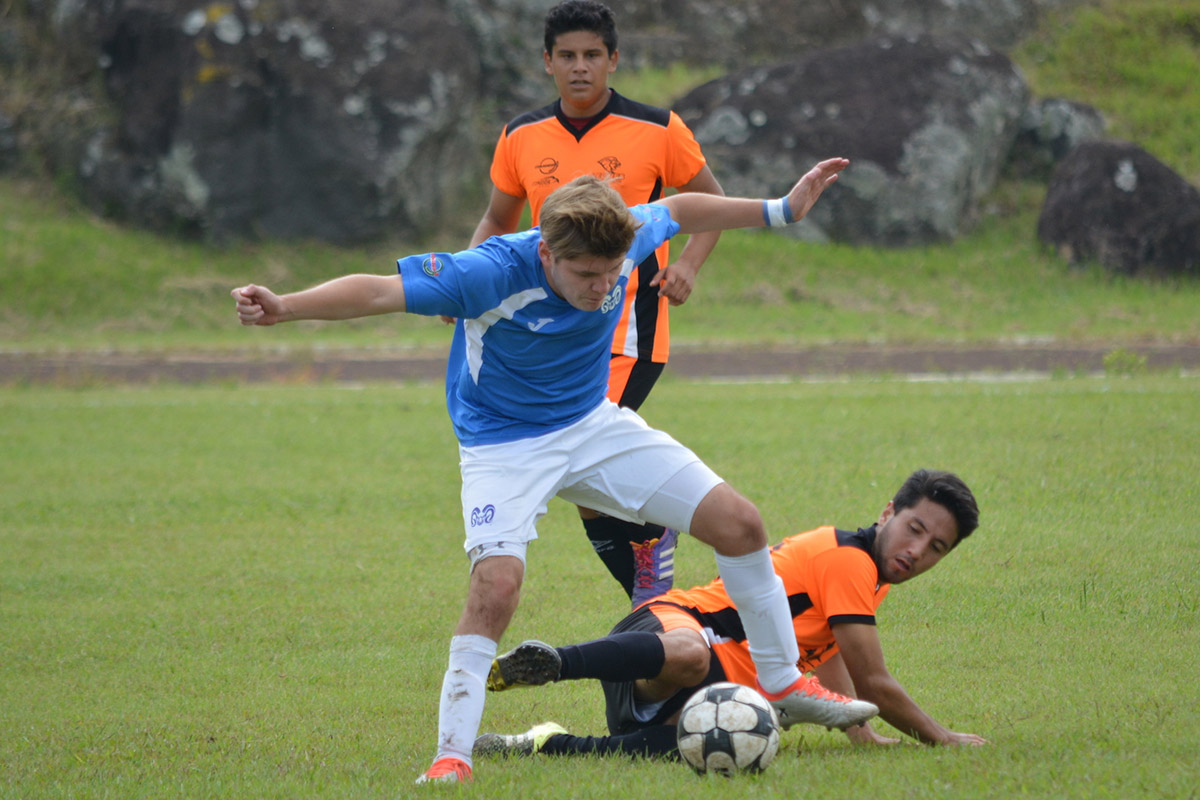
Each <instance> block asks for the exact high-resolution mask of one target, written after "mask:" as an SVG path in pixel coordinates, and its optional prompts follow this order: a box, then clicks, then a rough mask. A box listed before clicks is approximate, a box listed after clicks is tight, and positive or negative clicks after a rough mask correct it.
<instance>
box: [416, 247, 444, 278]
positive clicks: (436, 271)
mask: <svg viewBox="0 0 1200 800" xmlns="http://www.w3.org/2000/svg"><path fill="white" fill-rule="evenodd" d="M421 269H423V270H425V274H426V275H428V276H429V277H431V278H436V277H437V276H438V275H441V274H442V261H441V259H439V258H438V257H437V254H436V253H430V254H429V257H428V258H426V259H425V260H424V261H423V262H421Z"/></svg>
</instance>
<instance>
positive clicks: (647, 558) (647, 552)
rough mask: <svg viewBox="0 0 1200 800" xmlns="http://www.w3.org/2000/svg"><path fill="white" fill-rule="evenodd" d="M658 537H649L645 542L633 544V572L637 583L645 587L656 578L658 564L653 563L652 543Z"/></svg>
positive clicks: (654, 542) (653, 543) (656, 541)
mask: <svg viewBox="0 0 1200 800" xmlns="http://www.w3.org/2000/svg"><path fill="white" fill-rule="evenodd" d="M656 544H658V539H651V540H650V541H648V542H646V543H645V544H634V545H633V560H634V573H635V575H636V578H637V585H638V586H640V587H642V588H643V589H647V588H649V587H651V586H653V585H654V582H655V581H656V580H658V564H656V563H655V558H654V545H656Z"/></svg>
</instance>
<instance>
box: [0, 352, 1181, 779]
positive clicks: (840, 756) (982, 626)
mask: <svg viewBox="0 0 1200 800" xmlns="http://www.w3.org/2000/svg"><path fill="white" fill-rule="evenodd" d="M1198 389H1200V386H1198V384H1197V382H1196V379H1195V378H1185V377H1170V376H1144V375H1143V376H1139V377H1132V378H1110V379H1073V380H1053V381H1043V382H1026V383H1003V384H980V383H966V382H948V383H941V384H910V383H905V382H901V381H887V380H878V381H866V380H863V381H851V382H846V383H830V384H782V385H740V386H723V385H703V384H689V383H684V382H676V381H671V380H667V381H666V382H664V384H663V385H662V386H661V387H659V389H658V390H657V391H656V393H655V397H654V398H653V399H652V400H651V402H650V404H649V405H648V408H647V409H646V414H647V417H648V418H649V419H650V421H651V422H652V423H654V424H657V425H660V426H662V427H664V428H666V429H667V430H669V431H672V432H674V433H676V435H678V436H679V437H680V438H682V439H683V440H684V441H686V442H687V443H688V444H690V445H691V446H693V447H694V448H695V449H696V450H697V451H698V452H699V453H700V454H701V455H702V456H704V457H705V458H706V460H708V461H709V463H711V464H712V465H713V466H714V467H715V468H716V469H717V470H718V471H720V472H721V473H722V474H723V475H724V476H725V477H727V478H728V479H729V480H731V481H732V482H733V484H734V485H735V486H737V487H738V488H739V489H741V490H742V491H743V492H745V493H746V494H747V495H748V496H750V497H751V498H753V499H755V501H756V502H758V504H759V505H760V507H761V508H762V510H763V513H764V516H765V518H766V520H767V523H768V527H769V529H770V530H771V531H772V535H773V537H775V538H778V537H781V536H783V535H786V534H788V533H791V532H794V531H797V530H803V529H806V528H808V527H811V526H815V525H817V524H820V523H835V524H839V525H843V526H853V525H858V524H865V523H867V522H869V521H871V520H872V519H874V518H875V516H876V515H877V514H878V512H879V510H880V508H881V507H882V505H883V503H884V502H885V501H886V499H887V498H888V496H890V493H891V492H892V491H893V490H894V489H895V487H896V486H897V485H898V484H899V482H900V481H901V480H902V479H903V477H904V476H905V475H906V474H907V473H908V471H910V470H911V469H913V468H915V467H917V466H922V465H930V466H943V467H949V468H952V469H955V470H956V471H958V472H959V473H960V474H962V475H963V476H964V478H966V479H967V480H968V482H969V483H971V484H972V485H973V487H974V488H975V490H976V492H977V494H978V496H979V499H980V504H981V507H982V511H983V514H982V526H981V528H980V530H979V532H978V533H977V534H976V535H975V536H974V537H973V538H972V539H970V540H969V541H968V542H966V543H965V544H964V545H963V547H962V548H961V549H959V550H957V551H956V552H955V554H954V555H953V557H952V558H950V559H948V560H947V561H946V562H945V563H944V564H943V565H942V566H940V567H939V568H938V570H936V571H934V572H932V573H930V574H929V575H927V576H924V577H922V578H921V579H920V580H918V581H915V582H914V583H912V584H911V585H907V586H903V587H899V588H897V589H896V590H895V591H894V592H893V593H892V595H891V597H890V598H889V599H888V601H887V602H886V603H885V604H884V607H883V609H882V610H881V615H880V620H881V621H880V624H881V637H882V640H883V643H884V647H885V650H886V653H887V658H888V662H889V665H890V667H891V669H892V671H893V672H894V674H895V675H896V676H897V677H898V678H899V679H900V680H901V682H902V683H904V685H905V686H906V687H907V688H908V689H909V691H910V693H911V694H912V695H913V696H914V697H915V698H916V699H917V700H918V702H920V703H921V704H922V705H923V706H924V707H926V708H927V710H929V711H930V712H931V713H932V714H934V716H935V717H936V718H938V719H939V720H942V721H945V722H946V723H947V724H949V725H951V726H952V727H954V728H955V729H958V730H966V731H971V732H975V733H979V734H981V735H983V736H985V737H987V738H988V739H990V740H991V742H992V743H991V745H990V746H989V747H987V748H984V749H981V750H972V751H952V750H938V749H927V748H919V747H915V746H911V747H910V746H906V747H902V748H899V749H893V750H886V751H878V752H875V751H862V750H856V749H852V748H850V747H849V746H848V745H847V744H846V742H845V741H844V740H843V738H842V737H841V736H840V735H838V734H834V733H827V732H824V731H821V730H807V729H805V730H801V729H796V730H793V731H791V732H788V733H787V734H785V736H784V750H783V754H782V755H781V756H780V758H779V759H778V761H777V762H776V764H775V765H774V766H772V768H771V769H770V770H768V772H767V773H765V774H764V775H763V776H761V777H760V778H757V779H752V780H746V781H744V782H743V781H739V782H738V783H736V784H730V783H728V782H724V781H710V780H699V779H696V778H694V777H693V776H692V775H691V774H690V773H689V772H687V771H686V770H685V769H684V768H682V767H680V766H678V765H671V764H644V763H643V764H629V763H626V762H624V761H615V762H614V761H584V762H579V763H566V762H562V761H545V760H543V761H538V762H513V763H486V764H481V766H480V768H479V769H478V772H477V783H476V786H475V788H474V791H476V792H477V793H479V794H480V796H488V797H524V798H558V797H596V798H608V797H628V796H629V795H630V794H631V793H633V792H637V793H639V794H650V795H653V796H677V795H686V796H689V797H690V796H696V797H702V798H707V797H714V798H715V797H726V796H728V793H729V792H730V791H732V790H733V788H734V787H742V786H744V787H745V788H746V790H747V791H749V792H751V793H752V794H753V795H754V796H763V797H791V796H794V794H795V791H796V787H797V786H819V787H821V790H822V791H823V792H826V793H829V794H830V795H832V796H847V795H850V794H862V793H866V794H870V795H887V796H895V795H899V796H921V797H927V796H928V797H1011V796H1030V797H1060V796H1077V797H1130V796H1140V797H1187V796H1189V793H1192V792H1194V789H1193V788H1192V787H1194V786H1195V785H1196V783H1197V780H1198V779H1200V774H1198V768H1197V766H1196V762H1195V760H1194V758H1193V757H1192V744H1193V743H1194V742H1195V741H1196V738H1197V736H1198V735H1200V729H1198V728H1197V722H1196V715H1195V713H1194V711H1195V709H1196V708H1197V707H1198V704H1200V688H1198V687H1197V684H1196V682H1195V680H1194V675H1195V661H1196V658H1197V657H1198V656H1200V593H1198V589H1197V583H1196V580H1195V569H1194V565H1195V563H1196V560H1197V558H1198V557H1200V544H1197V541H1196V539H1195V537H1194V536H1193V535H1192V533H1191V530H1192V525H1191V516H1192V508H1193V507H1194V501H1195V498H1194V496H1193V495H1194V487H1195V474H1196V470H1197V467H1198V466H1200V463H1198V462H1197V456H1196V453H1200V424H1198V423H1200V416H1198V413H1200V412H1197V408H1198V406H1197V396H1198ZM748 409H753V413H748V412H747V410H748ZM716 419H723V420H726V423H724V424H722V425H719V426H718V425H713V424H712V423H713V420H716ZM0 485H2V486H3V487H4V491H3V492H2V493H0V519H3V520H4V521H5V522H4V525H3V526H0V552H2V553H4V557H3V559H0V726H2V728H0V729H2V730H3V731H4V734H3V735H2V736H0V797H14V798H15V797H22V798H28V797H64V798H66V797H70V798H88V797H122V798H135V797H162V796H167V795H170V796H187V797H281V798H282V797H298V796H304V797H338V798H345V797H406V796H411V792H412V787H411V781H412V779H413V777H415V775H416V774H417V773H419V772H420V770H421V769H423V768H424V767H425V766H426V762H427V760H428V758H429V757H430V756H431V754H432V746H433V739H434V730H435V715H436V697H437V692H438V685H439V684H440V680H441V671H442V670H443V669H444V664H445V646H446V642H447V640H448V636H449V633H450V631H451V629H452V627H453V624H454V621H455V619H456V617H457V612H458V609H459V605H460V603H461V598H462V596H463V592H464V587H465V577H466V574H465V573H466V563H465V559H464V557H463V556H462V552H461V540H462V531H461V519H460V517H459V513H458V510H457V507H458V475H457V469H456V458H455V455H454V443H453V439H452V436H451V433H450V431H449V425H448V423H447V421H446V419H445V412H444V410H443V408H442V398H441V391H440V389H439V388H438V387H436V386H409V387H402V386H397V387H389V386H375V387H369V388H366V389H360V390H352V389H346V388H338V387H286V388H248V387H232V386H230V387H219V386H218V387H208V388H195V387H188V388H183V387H179V388H170V387H167V388H154V389H120V388H111V389H100V388H97V389H90V390H86V391H67V390H58V389H38V388H27V389H3V390H0ZM573 513H574V512H573V510H572V509H570V508H568V507H567V506H566V504H564V503H557V502H556V503H554V504H552V509H551V513H550V514H549V515H548V516H547V518H546V519H545V520H544V522H543V524H542V525H541V533H542V539H541V540H540V541H539V542H538V543H537V544H535V545H534V547H533V550H532V553H531V558H530V574H529V577H528V581H527V586H526V591H525V596H524V602H523V605H522V607H521V609H520V610H519V611H518V614H517V618H516V620H515V621H514V623H513V626H512V628H511V630H510V633H509V634H508V636H507V637H506V640H505V642H506V643H511V642H513V641H516V640H518V639H520V638H525V637H530V636H537V637H541V638H545V639H547V640H549V641H552V642H559V643H563V642H568V641H574V640H580V639H584V638H590V637H593V636H596V635H600V634H602V633H604V632H605V631H606V630H607V629H608V627H609V626H610V625H611V624H612V623H613V622H614V621H615V620H616V619H618V618H619V617H620V616H621V615H622V614H623V613H624V601H623V595H622V594H621V592H620V591H619V590H618V589H617V588H616V587H615V586H614V585H612V583H611V579H609V578H608V577H607V575H605V574H604V573H603V569H602V568H601V566H600V565H599V563H597V561H596V559H595V558H594V556H592V555H591V553H590V548H589V547H588V545H587V542H586V540H585V538H584V537H583V536H582V532H581V529H580V526H579V524H578V522H577V521H576V520H575V519H573ZM679 569H680V577H679V580H680V581H681V582H686V583H688V584H692V583H696V582H699V581H702V580H706V579H707V578H708V577H710V576H711V575H712V573H713V571H714V565H713V562H712V557H711V554H710V553H709V552H708V551H706V550H705V549H704V548H702V547H701V546H699V545H698V544H696V543H694V542H691V543H687V542H685V543H684V545H683V546H682V548H681V550H680V556H679ZM542 719H556V720H558V721H559V722H561V723H563V724H566V725H567V726H568V727H569V728H571V729H574V730H577V731H580V732H598V731H600V730H601V729H602V727H603V714H602V708H601V701H600V693H599V691H598V688H597V687H595V686H592V685H588V684H585V683H580V684H573V685H569V686H554V687H550V688H548V689H545V690H538V691H535V692H528V693H513V694H512V695H511V696H510V695H500V696H497V697H494V698H491V699H490V701H489V705H488V707H487V710H486V712H485V718H484V725H485V728H487V729H498V730H504V731H508V730H519V729H523V728H524V727H526V726H528V725H529V724H531V723H533V722H536V721H540V720H542ZM880 728H881V729H882V730H884V731H885V732H886V731H887V730H888V729H887V726H886V725H882V724H880Z"/></svg>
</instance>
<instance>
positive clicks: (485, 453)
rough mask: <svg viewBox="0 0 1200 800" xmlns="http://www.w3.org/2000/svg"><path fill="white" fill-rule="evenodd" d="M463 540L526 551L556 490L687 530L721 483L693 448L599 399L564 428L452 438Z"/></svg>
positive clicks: (475, 551)
mask: <svg viewBox="0 0 1200 800" xmlns="http://www.w3.org/2000/svg"><path fill="white" fill-rule="evenodd" d="M459 457H460V460H461V461H460V467H461V470H462V506H463V524H464V526H465V527H466V532H467V539H466V544H465V549H466V550H467V553H468V554H470V555H471V560H472V563H475V562H476V561H477V560H478V559H479V558H486V557H488V556H492V555H514V556H517V557H518V558H521V559H522V560H523V559H524V550H525V548H524V546H525V544H527V543H528V542H530V541H532V540H534V539H536V538H537V530H536V526H537V522H538V520H540V519H541V518H542V517H543V516H544V515H545V514H546V507H547V504H548V503H549V502H550V498H552V497H554V496H556V495H557V496H558V497H561V498H563V499H564V500H567V501H569V502H572V503H575V504H576V505H580V506H584V507H585V508H591V509H595V510H596V511H600V512H602V513H604V514H608V515H609V516H613V517H618V518H620V519H624V520H629V521H630V522H638V523H642V522H653V523H655V524H658V525H665V526H666V527H668V528H674V529H675V530H678V531H687V530H688V528H689V527H690V526H691V523H692V515H693V514H694V513H695V511H696V506H698V505H699V504H700V501H701V500H703V499H704V497H705V496H706V495H707V494H708V493H709V492H710V491H712V490H713V488H714V487H716V486H717V485H718V484H720V483H722V480H721V478H720V477H719V476H718V475H717V474H716V473H715V472H713V471H712V470H711V469H709V467H708V466H707V465H705V464H704V462H702V461H701V460H700V458H699V457H698V456H697V455H696V454H695V453H693V452H692V451H691V450H689V449H688V448H686V447H684V446H683V445H681V444H680V443H679V442H677V441H675V439H673V438H672V437H671V436H669V435H668V434H666V433H663V432H662V431H659V430H655V429H654V428H651V427H650V426H649V425H647V424H646V422H645V421H644V420H643V419H642V418H641V417H640V416H638V415H637V413H636V412H634V411H631V410H629V409H627V408H621V407H619V406H617V405H616V404H615V403H612V402H611V401H608V400H606V401H604V402H603V403H601V404H600V406H598V407H597V408H596V410H594V411H592V412H591V413H590V414H588V415H587V416H586V417H584V418H583V419H581V420H580V421H579V422H576V423H575V424H574V425H570V426H568V427H566V428H563V429H562V430H558V431H554V432H553V433H548V434H545V435H544V436H538V437H535V438H532V439H520V440H518V441H515V442H506V443H504V444H491V445H480V446H476V447H462V446H460V447H459Z"/></svg>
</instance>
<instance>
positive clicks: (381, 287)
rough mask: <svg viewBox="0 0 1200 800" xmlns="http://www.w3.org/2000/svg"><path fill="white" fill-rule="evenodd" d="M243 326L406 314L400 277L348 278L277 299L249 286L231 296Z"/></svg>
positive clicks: (347, 276) (266, 291)
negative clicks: (402, 312) (300, 320)
mask: <svg viewBox="0 0 1200 800" xmlns="http://www.w3.org/2000/svg"><path fill="white" fill-rule="evenodd" d="M230 294H231V295H233V299H234V300H236V301H237V315H238V319H239V320H240V321H241V323H242V324H243V325H274V324H275V323H277V322H291V321H293V320H298V319H330V320H333V319H353V318H355V317H369V316H373V315H375V314H390V313H392V312H401V311H404V310H405V303H404V281H403V280H401V278H400V275H399V274H396V275H345V276H343V277H341V278H334V279H333V280H331V281H327V282H326V283H322V284H321V285H320V286H314V287H313V288H311V289H305V290H304V291H302V292H294V293H292V294H285V295H282V296H280V295H277V294H275V293H274V292H272V291H271V290H270V289H268V288H266V287H265V286H255V285H254V284H250V285H248V286H242V287H239V288H237V289H234V290H233V291H232V292H230Z"/></svg>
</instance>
